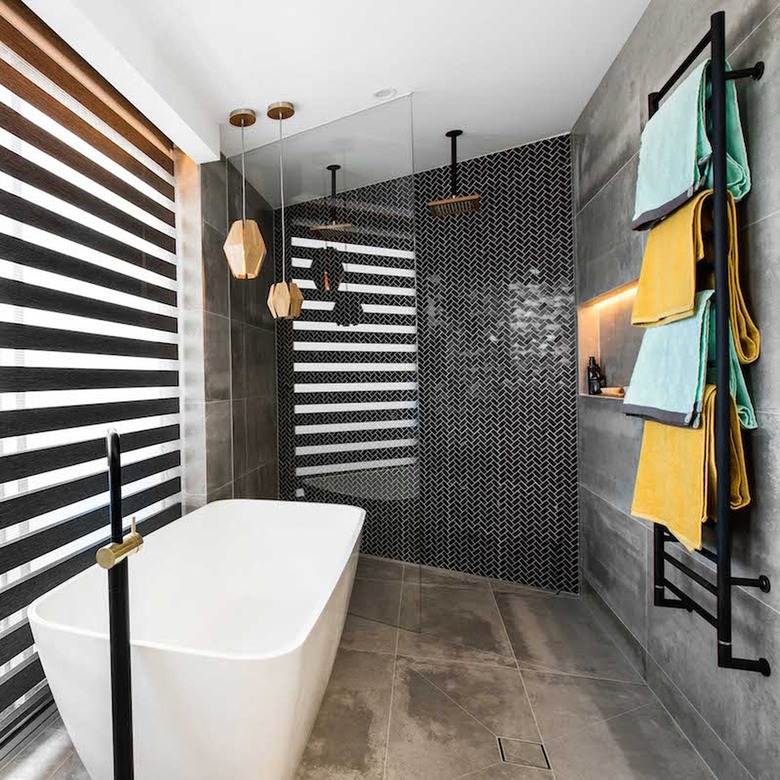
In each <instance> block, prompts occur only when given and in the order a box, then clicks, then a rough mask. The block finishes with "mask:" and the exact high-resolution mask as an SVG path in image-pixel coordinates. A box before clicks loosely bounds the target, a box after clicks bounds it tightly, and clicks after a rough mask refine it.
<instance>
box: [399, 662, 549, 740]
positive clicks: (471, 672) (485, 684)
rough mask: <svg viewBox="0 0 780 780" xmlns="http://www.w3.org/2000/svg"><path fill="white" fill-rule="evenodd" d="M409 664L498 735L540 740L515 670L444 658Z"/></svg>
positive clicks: (529, 706)
mask: <svg viewBox="0 0 780 780" xmlns="http://www.w3.org/2000/svg"><path fill="white" fill-rule="evenodd" d="M410 665H411V668H412V669H414V670H415V671H416V672H418V673H419V674H420V675H422V676H423V677H424V678H425V679H426V680H427V681H428V682H429V683H431V684H432V685H434V686H435V687H436V688H438V689H439V690H440V691H442V693H446V694H447V695H448V696H449V697H450V698H451V699H453V700H454V701H455V702H456V703H457V704H459V705H460V706H461V707H463V709H464V710H466V712H468V713H469V714H470V715H472V716H473V717H474V718H476V719H477V720H478V721H479V722H480V723H481V724H482V725H483V726H485V728H487V729H489V730H490V731H492V732H493V734H494V735H495V736H496V737H510V738H514V739H521V740H528V741H531V742H539V741H540V736H539V731H538V729H537V728H536V722H535V720H534V715H533V712H532V711H531V705H530V704H529V702H528V697H527V696H526V693H525V689H524V687H523V682H522V680H521V679H520V675H519V673H518V672H517V670H516V669H508V668H499V667H493V666H476V665H474V664H460V663H447V662H444V661H414V662H412V663H411V664H410Z"/></svg>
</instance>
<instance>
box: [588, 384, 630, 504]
mask: <svg viewBox="0 0 780 780" xmlns="http://www.w3.org/2000/svg"><path fill="white" fill-rule="evenodd" d="M579 410H580V415H579V474H580V483H581V484H582V485H584V486H585V487H587V488H588V489H589V490H590V491H591V492H592V493H595V494H596V495H597V496H600V497H601V498H603V499H604V500H605V501H608V502H609V503H610V504H613V505H614V506H616V507H618V509H621V510H622V511H623V512H626V513H627V514H628V513H630V512H631V502H632V500H633V497H634V480H635V478H636V469H637V464H638V463H639V450H640V448H641V446H642V430H643V421H642V420H640V419H639V418H637V417H628V416H627V415H625V414H623V410H622V403H621V402H620V401H613V400H611V399H610V400H606V399H603V398H590V397H588V396H580V398H579Z"/></svg>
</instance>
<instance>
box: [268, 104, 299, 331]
mask: <svg viewBox="0 0 780 780" xmlns="http://www.w3.org/2000/svg"><path fill="white" fill-rule="evenodd" d="M266 114H267V116H268V118H269V119H275V120H277V121H278V122H279V190H280V196H281V201H282V208H281V212H282V213H281V217H282V236H281V238H282V263H281V265H282V281H281V282H277V283H276V284H272V285H271V289H270V290H269V291H268V309H269V311H270V312H271V315H272V316H273V318H274V319H275V320H294V319H296V318H298V317H300V316H301V307H302V306H303V294H302V293H301V290H300V288H299V287H298V285H297V284H295V282H290V283H289V284H288V283H287V232H286V226H285V221H284V147H283V145H282V140H283V134H282V122H283V121H284V120H285V119H289V118H290V117H291V116H293V114H295V106H293V104H292V103H288V102H287V101H280V102H278V103H272V104H271V105H270V106H268V110H267V112H266Z"/></svg>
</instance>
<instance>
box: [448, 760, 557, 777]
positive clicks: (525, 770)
mask: <svg viewBox="0 0 780 780" xmlns="http://www.w3.org/2000/svg"><path fill="white" fill-rule="evenodd" d="M457 780H553V773H552V772H550V771H549V770H547V769H533V768H532V767H530V766H519V765H517V764H505V763H500V764H493V766H489V767H487V769H480V770H478V771H476V772H469V773H468V774H467V775H461V776H460V777H459V778H457Z"/></svg>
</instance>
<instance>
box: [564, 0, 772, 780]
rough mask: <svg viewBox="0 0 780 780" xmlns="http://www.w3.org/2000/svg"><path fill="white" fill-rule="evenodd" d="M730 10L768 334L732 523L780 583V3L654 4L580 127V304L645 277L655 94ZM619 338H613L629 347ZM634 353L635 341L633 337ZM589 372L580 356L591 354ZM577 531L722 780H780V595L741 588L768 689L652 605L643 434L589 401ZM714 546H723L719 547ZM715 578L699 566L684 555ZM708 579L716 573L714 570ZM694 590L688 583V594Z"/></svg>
mask: <svg viewBox="0 0 780 780" xmlns="http://www.w3.org/2000/svg"><path fill="white" fill-rule="evenodd" d="M721 9H722V10H725V11H726V23H727V36H728V51H729V53H730V54H729V59H730V62H731V65H732V66H733V67H737V68H738V67H745V66H747V65H752V64H753V63H754V62H755V61H756V60H758V59H763V60H764V61H765V62H766V65H767V73H766V76H765V77H764V79H763V80H762V81H760V82H756V83H754V82H750V83H745V84H740V86H739V93H740V106H741V109H742V115H743V122H744V125H745V130H746V134H747V140H748V148H749V153H750V155H751V163H752V170H753V176H754V186H753V192H752V193H751V195H750V196H749V198H748V199H747V201H746V202H745V203H744V204H742V206H741V213H740V220H741V243H742V252H743V258H744V266H745V268H744V270H743V287H745V288H746V290H747V292H748V295H749V300H750V305H751V308H752V311H753V314H754V316H755V318H756V321H757V322H758V325H759V327H760V328H761V330H762V334H763V342H762V355H761V358H760V359H759V361H758V363H757V364H755V366H753V367H751V369H749V371H748V373H749V380H748V381H749V382H750V384H751V388H752V396H753V400H754V403H755V406H756V408H757V410H758V417H759V425H760V427H759V429H758V431H756V432H753V433H750V434H748V435H747V436H746V440H747V444H748V449H749V453H750V460H751V465H752V475H753V476H752V483H751V488H752V491H753V497H754V501H753V505H752V507H751V508H750V509H749V511H747V512H745V513H743V514H741V515H740V516H738V517H737V518H736V521H735V539H734V557H735V563H734V569H735V573H736V574H743V575H748V574H749V575H750V576H755V575H756V574H758V573H764V574H767V575H769V576H770V577H771V578H772V579H773V581H774V583H775V585H776V586H778V585H780V520H779V519H778V518H779V517H780V487H779V485H780V455H778V453H779V452H780V400H779V399H780V393H778V391H777V384H776V383H777V382H778V380H780V348H779V347H778V344H779V343H780V342H779V341H778V337H777V334H778V333H780V307H778V306H777V305H776V300H775V297H776V295H777V294H778V292H780V265H778V262H777V259H778V255H780V144H778V142H777V133H776V127H777V106H778V105H779V104H780V45H779V44H780V4H778V3H777V0H718V1H717V2H715V0H699V2H695V3H691V2H684V3H681V2H679V0H653V2H652V3H651V4H650V6H649V7H648V10H647V11H646V13H645V14H644V16H643V17H642V19H641V20H640V22H639V24H638V25H637V27H636V29H635V30H634V32H633V33H632V35H631V37H630V38H629V40H628V41H627V42H626V44H625V46H624V47H623V50H622V51H621V52H620V54H619V55H618V57H617V59H616V60H615V62H614V63H613V65H612V66H611V68H610V70H609V71H608V72H607V74H606V76H605V77H604V80H603V81H602V83H601V85H600V86H599V88H598V89H597V90H596V92H595V93H594V95H593V97H592V98H591V100H590V102H589V103H588V105H587V106H586V108H585V110H584V111H583V113H582V115H581V116H580V118H579V119H578V121H577V123H576V125H575V127H574V148H575V152H576V162H575V166H576V172H577V175H576V179H577V182H576V188H577V194H576V199H577V298H578V301H585V300H587V299H589V298H591V297H593V296H595V295H598V294H600V293H603V292H605V291H607V290H609V289H611V288H613V287H616V286H618V285H620V284H624V283H626V282H629V281H631V280H632V279H634V278H635V277H636V276H637V275H638V273H639V269H640V266H641V262H642V253H643V250H644V240H645V236H643V235H641V234H637V233H632V232H631V230H630V229H629V221H630V218H631V213H632V210H633V190H634V184H635V180H636V168H637V151H638V149H639V139H640V133H641V127H642V125H643V123H644V121H645V119H646V116H647V109H646V95H647V93H648V92H649V91H651V90H652V89H653V88H655V87H657V86H658V85H659V84H661V83H662V82H663V81H665V80H666V78H667V77H668V76H669V75H670V73H671V71H672V70H673V69H674V68H675V67H676V66H677V64H678V62H679V61H680V60H681V59H682V58H683V57H684V55H685V54H686V52H687V51H688V50H689V49H690V48H691V46H692V45H693V44H694V43H695V41H697V40H698V39H699V38H700V37H701V35H702V34H703V33H704V31H705V30H706V28H707V25H708V20H709V15H710V14H711V13H712V12H714V11H717V10H721ZM619 337H620V334H619V331H618V332H617V333H616V334H614V335H613V338H619ZM624 338H625V339H626V342H627V343H628V342H629V341H630V339H631V336H630V334H628V333H624ZM580 359H582V356H580ZM579 415H580V422H579V453H580V517H581V540H582V542H581V546H582V561H581V562H582V570H583V580H584V591H585V594H586V598H588V599H589V601H590V602H591V604H592V606H593V608H594V611H595V612H596V613H597V615H598V616H599V618H600V619H601V620H602V621H603V622H604V624H605V625H606V626H607V627H608V628H610V630H611V633H612V634H613V636H615V638H616V639H617V640H618V642H619V643H620V644H621V646H622V647H623V649H624V650H625V652H626V654H627V655H628V656H629V658H630V659H632V660H633V662H634V664H635V665H636V667H637V669H638V670H639V671H640V672H641V673H642V674H643V676H644V677H645V679H647V681H648V683H649V684H650V686H651V687H652V688H653V689H654V690H655V692H656V693H657V694H658V696H659V697H660V699H661V701H662V702H663V703H664V705H665V706H666V707H667V708H668V709H669V710H670V712H671V713H672V715H673V716H674V717H675V718H676V720H677V722H678V723H679V724H680V726H681V727H682V729H683V730H684V731H685V733H686V734H687V736H688V737H689V739H690V740H691V741H692V742H693V744H694V745H695V747H696V748H697V749H698V750H699V752H700V753H701V755H702V756H703V757H704V759H705V760H706V761H707V762H708V763H709V765H710V766H711V768H712V769H713V771H714V772H715V774H716V775H717V776H718V777H720V778H727V779H728V780H732V779H737V780H741V779H742V778H756V779H757V780H758V779H760V780H769V778H776V777H777V776H778V775H777V767H778V765H779V764H780V675H778V672H780V652H779V651H780V647H779V645H780V590H779V589H778V588H777V587H775V588H774V589H773V590H772V592H770V593H768V594H763V593H760V592H759V593H756V592H754V591H752V590H751V591H746V590H742V589H738V590H737V592H736V595H735V599H734V632H735V638H734V641H735V652H736V653H737V654H739V655H745V656H748V657H758V656H765V657H767V658H768V659H769V660H770V663H772V664H773V665H774V667H775V671H774V673H773V676H772V677H770V678H768V679H767V678H764V677H761V676H760V675H755V674H750V673H747V672H737V671H732V670H725V669H719V668H718V667H717V665H716V662H715V633H714V630H713V629H712V628H711V627H710V626H709V625H708V624H706V623H705V622H704V621H702V620H701V619H700V618H698V617H695V616H692V615H691V614H689V613H687V612H685V611H682V610H666V609H658V608H655V607H654V606H653V605H652V570H651V567H652V529H651V527H650V524H648V523H645V522H644V521H641V520H637V519H634V518H632V517H631V516H630V506H631V498H632V494H633V486H634V477H635V473H636V465H637V461H638V456H639V447H640V442H641V436H642V425H641V423H640V422H639V421H637V420H634V419H631V418H627V417H625V416H624V415H623V414H622V412H621V407H620V403H619V402H613V401H605V400H603V399H591V398H587V397H585V398H580V401H579ZM709 541H710V542H711V541H712V540H711V539H710V540H709ZM683 555H684V557H685V559H686V562H687V563H688V564H689V565H693V566H695V567H698V568H699V569H702V562H701V561H700V560H698V559H694V558H692V557H691V556H689V555H687V554H683ZM710 576H711V572H710ZM686 587H690V583H687V584H686Z"/></svg>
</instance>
